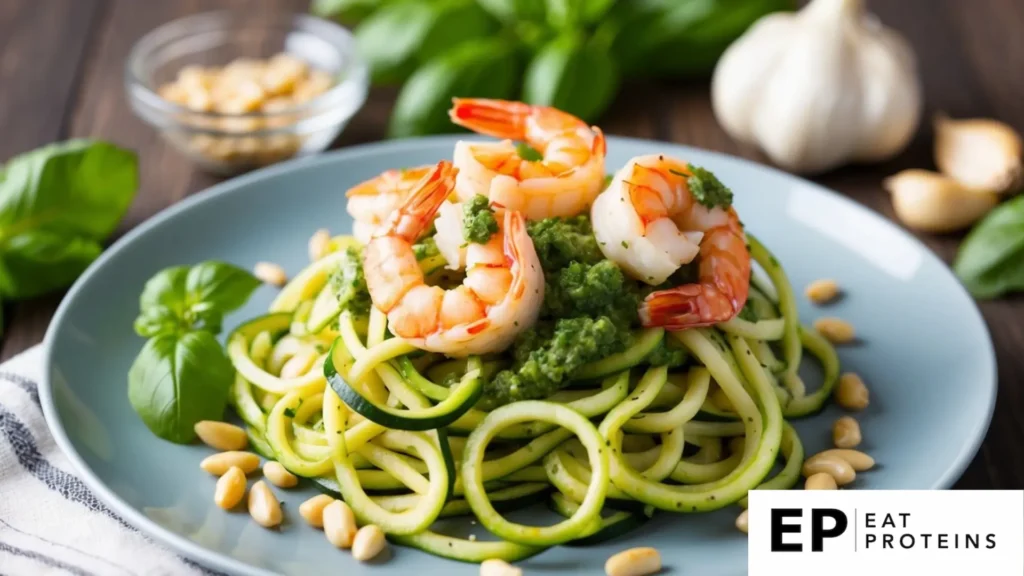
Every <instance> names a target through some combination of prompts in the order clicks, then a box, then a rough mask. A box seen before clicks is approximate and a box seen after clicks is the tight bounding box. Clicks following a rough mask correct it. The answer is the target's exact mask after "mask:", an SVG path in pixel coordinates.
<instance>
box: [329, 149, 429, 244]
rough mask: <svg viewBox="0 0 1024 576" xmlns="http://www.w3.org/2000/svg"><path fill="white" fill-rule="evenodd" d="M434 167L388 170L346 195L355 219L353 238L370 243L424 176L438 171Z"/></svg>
mask: <svg viewBox="0 0 1024 576" xmlns="http://www.w3.org/2000/svg"><path fill="white" fill-rule="evenodd" d="M434 168H435V167H434V166H433V165H426V166H416V167H414V168H405V169H402V170H387V171H385V172H383V173H381V174H380V175H379V176H375V177H373V178H370V179H369V180H366V181H364V182H361V183H359V184H356V185H355V186H353V187H352V188H350V189H349V190H348V191H347V192H346V193H345V196H346V197H347V198H348V206H347V210H348V213H349V215H351V216H352V218H353V220H355V225H354V226H353V231H352V232H353V235H354V236H355V237H356V239H357V240H359V241H360V242H362V243H363V244H366V243H367V242H369V240H370V236H371V235H372V234H373V231H374V230H375V229H376V228H377V227H378V226H380V225H381V224H382V223H383V222H384V221H385V220H387V218H388V216H390V215H391V213H392V212H393V211H394V210H395V208H398V207H399V206H400V205H401V204H402V202H403V201H404V200H405V199H406V197H408V196H409V194H410V193H411V192H412V191H413V189H414V188H415V187H416V186H417V185H418V184H419V182H420V180H422V179H423V177H424V176H426V175H427V174H429V173H430V172H431V171H432V170H434Z"/></svg>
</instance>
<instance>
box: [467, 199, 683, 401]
mask: <svg viewBox="0 0 1024 576" xmlns="http://www.w3.org/2000/svg"><path fill="white" fill-rule="evenodd" d="M527 232H528V233H529V235H530V237H531V238H532V239H533V244H534V247H535V248H536V250H537V255H538V257H539V258H540V262H541V267H542V268H543V269H544V283H545V293H544V304H543V306H542V308H541V312H540V318H539V320H538V322H537V324H536V325H535V326H533V327H532V328H530V329H529V330H525V331H524V332H523V333H522V334H520V335H519V337H518V338H517V339H516V341H515V343H514V344H513V345H512V349H511V351H510V352H511V354H512V357H513V364H512V366H510V367H509V368H507V369H505V370H502V371H500V372H498V373H497V374H496V375H495V376H494V378H492V379H491V380H490V381H489V382H488V383H487V385H486V386H485V388H484V397H483V399H482V400H481V406H482V407H484V408H493V407H495V406H500V405H502V404H507V403H509V402H514V401H517V400H527V399H534V398H544V397H546V396H549V395H551V394H553V393H554V392H556V391H558V390H559V389H561V388H562V387H564V386H565V385H566V384H567V383H568V382H569V381H570V380H571V378H572V375H573V372H575V371H576V370H578V369H579V368H581V367H582V366H584V365H586V364H589V363H591V362H594V361H597V360H600V359H601V358H604V357H607V356H609V355H611V354H615V353H618V352H622V351H623V350H625V349H626V348H627V347H629V346H630V345H631V344H632V340H633V331H634V330H636V329H637V328H638V327H639V324H640V322H639V318H638V314H637V309H638V307H639V305H640V303H641V302H642V301H643V298H644V297H645V296H646V295H647V294H648V293H650V292H651V291H652V290H654V288H652V287H650V286H647V285H646V284H644V283H641V282H637V281H635V280H633V279H631V278H629V277H628V276H627V275H626V274H625V273H624V272H623V271H622V269H620V268H619V267H618V265H616V264H615V263H614V262H612V261H610V260H607V259H605V257H604V255H603V254H602V253H601V250H600V247H599V246H598V245H597V240H596V239H595V238H594V234H593V230H592V229H591V226H590V219H589V218H588V217H587V216H585V215H584V216H574V217H571V218H548V219H545V220H539V221H533V222H528V223H527ZM670 280H672V279H670ZM686 358H687V354H686V352H685V351H684V350H683V349H681V348H679V347H678V346H677V345H674V344H673V343H670V342H665V343H663V344H662V345H661V346H659V348H657V349H656V350H655V351H654V353H653V354H652V355H651V357H650V358H649V359H648V361H649V362H650V363H652V364H656V365H668V366H670V367H675V366H680V365H682V364H684V363H685V362H686Z"/></svg>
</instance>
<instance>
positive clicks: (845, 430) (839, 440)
mask: <svg viewBox="0 0 1024 576" xmlns="http://www.w3.org/2000/svg"><path fill="white" fill-rule="evenodd" d="M860 442H861V435H860V424H858V423H857V421H856V420H854V419H853V417H852V416H843V417H841V418H839V419H838V420H836V422H835V424H833V425H832V443H833V444H835V445H836V448H856V447H857V446H859V445H860Z"/></svg>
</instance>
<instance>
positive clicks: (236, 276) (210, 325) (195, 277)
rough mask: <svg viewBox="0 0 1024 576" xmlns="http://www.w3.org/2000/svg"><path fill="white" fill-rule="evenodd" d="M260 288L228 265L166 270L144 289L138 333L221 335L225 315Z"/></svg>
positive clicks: (210, 263)
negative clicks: (184, 332) (202, 333)
mask: <svg viewBox="0 0 1024 576" xmlns="http://www.w3.org/2000/svg"><path fill="white" fill-rule="evenodd" d="M259 285H260V282H259V280H257V279H256V278H255V277H254V276H253V275H252V274H250V273H249V272H247V271H246V270H242V269H241V268H238V267H237V266H233V265H231V264H227V263H224V262H217V261H212V260H211V261H207V262H201V263H199V264H196V265H195V266H192V267H191V268H190V267H187V266H172V267H170V268H165V269H163V270H161V271H160V272H158V273H156V274H155V275H154V276H153V277H152V278H150V279H149V280H148V281H147V282H146V285H145V287H144V288H143V289H142V296H140V297H139V310H140V314H139V317H138V318H137V319H136V320H135V331H136V332H138V333H139V335H140V336H144V337H147V336H154V335H156V334H164V333H166V332H168V331H187V330H206V331H209V332H212V333H213V334H218V333H220V329H221V321H222V320H223V318H224V314H225V313H227V312H231V311H232V310H235V309H237V308H239V307H241V306H242V305H243V304H245V302H246V301H247V300H248V299H249V297H250V296H251V295H252V293H253V291H254V290H256V288H257V287H259ZM172 319H173V321H172Z"/></svg>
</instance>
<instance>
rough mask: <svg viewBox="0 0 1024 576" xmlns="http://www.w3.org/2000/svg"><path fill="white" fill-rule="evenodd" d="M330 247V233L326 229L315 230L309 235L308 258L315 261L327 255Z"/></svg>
mask: <svg viewBox="0 0 1024 576" xmlns="http://www.w3.org/2000/svg"><path fill="white" fill-rule="evenodd" d="M330 249H331V233H330V232H328V231H327V230H326V229H323V228H321V229H319V230H317V231H316V232H315V233H314V234H313V235H312V236H310V237H309V260H310V262H316V261H317V260H319V259H321V258H323V257H324V256H326V255H327V252H328V251H329V250H330Z"/></svg>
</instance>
